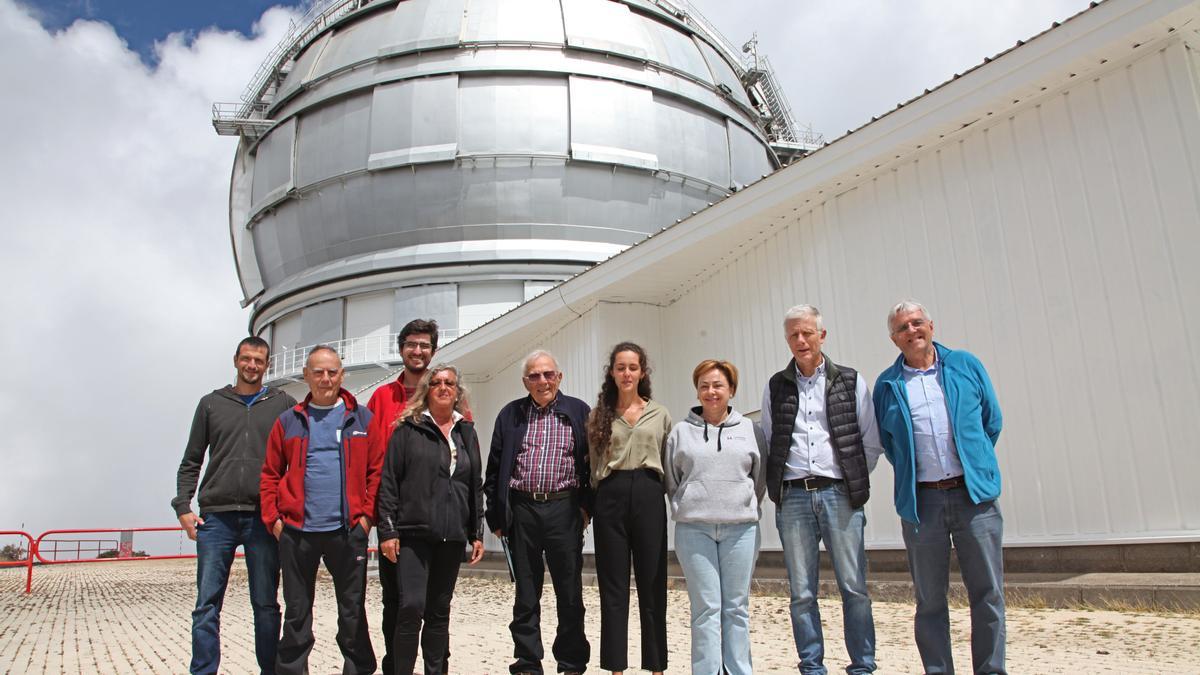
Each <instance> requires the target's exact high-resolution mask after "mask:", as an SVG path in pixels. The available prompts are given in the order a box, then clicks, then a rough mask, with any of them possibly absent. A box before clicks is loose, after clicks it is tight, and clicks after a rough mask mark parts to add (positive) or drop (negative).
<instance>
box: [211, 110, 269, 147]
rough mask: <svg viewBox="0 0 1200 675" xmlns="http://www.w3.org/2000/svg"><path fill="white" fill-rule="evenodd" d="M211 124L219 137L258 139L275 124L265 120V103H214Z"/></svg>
mask: <svg viewBox="0 0 1200 675" xmlns="http://www.w3.org/2000/svg"><path fill="white" fill-rule="evenodd" d="M212 124H213V128H214V129H216V130H217V134H218V135H221V136H245V137H246V138H258V137H259V136H262V135H263V133H264V132H265V131H266V130H267V129H269V128H271V125H273V124H275V122H274V121H273V120H269V119H267V104H265V103H214V104H213V107H212Z"/></svg>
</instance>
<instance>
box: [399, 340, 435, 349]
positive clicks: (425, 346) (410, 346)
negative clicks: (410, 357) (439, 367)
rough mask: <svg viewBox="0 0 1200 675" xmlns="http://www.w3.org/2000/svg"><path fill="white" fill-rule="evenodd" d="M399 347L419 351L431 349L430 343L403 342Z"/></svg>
mask: <svg viewBox="0 0 1200 675" xmlns="http://www.w3.org/2000/svg"><path fill="white" fill-rule="evenodd" d="M400 346H401V347H403V348H405V349H419V350H421V351H426V350H431V349H433V343H432V342H416V341H415V340H405V341H404V343H403V344H401V345H400Z"/></svg>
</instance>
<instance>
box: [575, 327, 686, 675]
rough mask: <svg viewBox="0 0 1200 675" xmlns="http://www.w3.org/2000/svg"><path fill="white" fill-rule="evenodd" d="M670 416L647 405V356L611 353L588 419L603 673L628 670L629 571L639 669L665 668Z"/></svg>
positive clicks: (628, 347) (624, 350)
mask: <svg viewBox="0 0 1200 675" xmlns="http://www.w3.org/2000/svg"><path fill="white" fill-rule="evenodd" d="M670 431H671V415H670V413H668V412H667V409H666V408H664V407H663V406H662V405H660V404H659V403H657V402H655V401H654V400H652V399H651V398H650V367H649V364H648V363H647V359H646V351H645V350H644V349H642V348H641V347H639V346H638V345H636V344H634V343H632V342H622V343H620V344H618V345H617V346H616V347H614V348H613V350H612V353H611V354H610V355H609V358H608V367H607V368H605V371H604V384H603V385H602V386H601V388H600V396H599V397H598V398H597V401H596V407H595V408H593V409H592V412H591V415H590V416H589V417H588V446H589V454H590V460H591V467H592V486H593V487H594V488H595V491H596V492H595V506H594V509H593V510H594V514H593V520H592V523H593V530H592V531H593V536H594V541H595V545H596V579H597V581H598V582H599V585H600V668H601V669H602V670H608V671H612V672H613V673H622V672H624V670H625V669H626V668H627V667H628V665H629V664H628V643H629V568H630V560H631V559H632V562H633V574H634V577H635V578H636V579H637V594H638V610H639V611H638V615H639V618H640V619H641V627H642V668H643V669H645V670H649V671H651V672H653V673H658V674H661V673H662V671H663V670H665V669H666V667H667V624H666V612H667V512H666V505H665V503H664V501H663V494H664V492H663V465H662V451H663V445H664V443H665V442H666V439H667V434H668V433H670Z"/></svg>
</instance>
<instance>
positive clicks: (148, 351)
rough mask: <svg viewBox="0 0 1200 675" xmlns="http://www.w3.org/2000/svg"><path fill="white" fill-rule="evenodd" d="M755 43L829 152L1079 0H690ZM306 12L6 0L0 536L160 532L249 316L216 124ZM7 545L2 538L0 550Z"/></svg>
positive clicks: (229, 144) (229, 158) (224, 151)
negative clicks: (204, 409)
mask: <svg viewBox="0 0 1200 675" xmlns="http://www.w3.org/2000/svg"><path fill="white" fill-rule="evenodd" d="M694 4H695V5H696V6H697V7H698V8H699V9H700V11H701V12H703V13H704V14H705V15H706V16H707V17H708V19H709V20H710V21H711V22H712V23H714V24H715V25H717V26H718V27H719V28H720V30H721V31H722V32H723V33H724V34H725V35H726V36H727V37H728V38H729V39H730V40H731V41H733V42H734V43H735V44H738V45H740V44H742V43H743V42H744V41H745V40H747V39H748V38H749V37H750V36H751V34H752V33H753V32H754V31H756V30H757V31H758V40H759V50H760V53H763V54H767V55H769V56H770V58H771V61H772V63H773V65H774V68H775V70H776V73H777V74H778V75H779V78H780V80H781V82H782V85H783V88H784V90H785V91H786V92H787V94H788V97H789V99H790V100H791V103H792V108H793V111H794V113H795V116H796V118H797V119H798V120H800V121H801V122H803V123H811V124H812V125H813V127H814V128H815V130H817V131H819V132H821V133H823V134H824V135H825V137H826V138H827V139H829V140H832V139H833V138H836V137H837V136H840V135H841V134H843V133H845V132H846V130H848V129H853V128H856V127H858V126H860V125H861V124H862V123H864V122H866V121H868V120H869V119H870V118H871V117H872V116H876V115H880V114H882V113H884V112H886V111H888V110H890V109H892V108H893V107H895V105H896V103H898V102H900V101H904V100H907V99H910V98H912V97H913V96H915V95H917V94H919V93H920V92H921V91H923V90H924V89H925V88H932V87H933V86H935V85H937V84H940V83H941V82H943V81H944V80H946V79H948V78H949V77H951V76H952V75H953V74H955V73H957V72H962V71H963V70H966V69H969V68H971V67H973V66H975V65H977V64H979V63H980V62H981V61H982V60H983V59H984V57H987V56H991V55H993V54H995V53H998V52H1000V51H1003V50H1005V49H1007V48H1009V47H1011V46H1012V45H1013V43H1015V42H1016V41H1017V40H1018V39H1025V38H1028V37H1030V36H1032V35H1035V34H1037V33H1039V32H1041V31H1042V30H1045V29H1046V28H1048V27H1049V26H1050V24H1051V22H1052V21H1056V20H1061V19H1064V18H1066V17H1068V16H1070V15H1072V14H1074V13H1076V12H1078V11H1080V10H1081V9H1083V8H1085V7H1086V5H1087V3H1086V2H1085V1H1083V0H1070V1H1068V0H1040V1H1039V2H1029V1H1028V0H939V1H934V0H905V1H904V2H900V1H898V0H821V1H819V2H818V1H810V0H741V2H728V1H727V0H694ZM300 14H301V12H300V11H299V10H297V9H296V8H294V7H291V8H289V7H270V6H269V3H267V2H261V1H259V0H253V1H251V0H219V1H218V0H205V1H204V2H174V1H168V2H163V1H161V0H156V1H153V2H152V1H150V0H139V1H129V0H54V1H43V2H37V3H16V2H14V0H0V91H2V92H4V94H5V96H4V100H5V101H6V103H5V104H4V105H3V106H0V129H4V130H5V131H3V132H2V133H3V141H2V142H3V145H2V146H0V147H2V149H3V151H2V152H0V207H2V209H3V210H2V212H0V213H2V215H0V233H2V234H0V273H3V274H4V275H5V276H6V277H7V278H8V280H9V281H8V282H7V284H6V286H7V287H6V289H5V290H4V292H2V293H0V312H2V315H3V316H4V317H5V322H4V324H3V330H0V347H2V348H3V349H2V351H0V353H2V354H4V355H5V357H4V362H5V363H7V366H6V367H5V373H6V374H5V376H4V378H3V379H4V380H5V385H4V386H3V387H0V428H2V429H4V430H5V434H4V436H5V437H4V439H3V440H0V530H3V529H13V528H17V529H25V530H27V531H32V532H33V533H34V534H35V536H36V534H37V533H40V532H42V531H44V530H47V529H51V528H86V527H122V526H155V525H170V524H174V522H175V521H174V514H173V511H172V510H171V508H170V505H169V503H170V500H171V498H172V497H173V496H174V489H175V471H176V469H177V467H178V464H179V459H180V457H181V455H182V452H183V446H184V442H185V440H186V437H187V432H188V425H189V423H190V421H191V417H192V413H193V411H194V409H195V405H196V401H197V400H198V399H199V397H200V396H201V395H203V394H204V393H207V392H208V391H210V390H212V389H214V388H217V387H219V386H222V385H223V384H225V383H228V382H230V381H231V380H232V378H233V375H234V370H233V348H234V346H235V345H236V343H237V341H238V340H239V339H240V338H241V337H243V336H244V334H245V331H246V326H247V321H248V318H249V316H248V313H247V312H246V311H245V310H243V309H241V308H240V307H239V305H238V300H239V299H240V298H241V292H240V289H239V288H238V283H237V275H236V273H235V271H234V266H233V259H232V254H231V248H230V241H229V225H228V220H227V206H228V187H229V185H228V179H229V174H230V170H231V167H232V162H233V154H234V148H235V146H236V141H235V140H234V139H232V138H228V137H221V136H217V135H216V133H215V132H214V131H213V129H212V126H211V122H210V119H211V105H212V103H213V102H214V101H236V100H238V97H239V96H240V94H241V92H242V90H243V89H244V88H245V86H246V83H247V82H248V81H249V79H250V77H251V76H252V75H253V73H254V71H255V70H256V69H257V68H258V66H259V64H260V62H261V60H262V59H263V57H264V56H265V55H266V54H267V52H269V51H270V50H271V49H272V48H273V47H274V46H275V44H276V43H277V42H278V41H279V40H280V39H281V38H282V36H283V35H284V34H285V32H286V30H287V28H288V24H289V21H292V20H295V19H297V18H298V17H299V15H300ZM3 543H9V540H7V539H3V538H0V544H3Z"/></svg>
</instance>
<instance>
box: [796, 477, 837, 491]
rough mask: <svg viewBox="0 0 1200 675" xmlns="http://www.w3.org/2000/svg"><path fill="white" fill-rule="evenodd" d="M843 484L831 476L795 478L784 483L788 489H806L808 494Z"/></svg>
mask: <svg viewBox="0 0 1200 675" xmlns="http://www.w3.org/2000/svg"><path fill="white" fill-rule="evenodd" d="M840 482H842V479H841V478H830V477H829V476H805V477H804V478H793V479H791V480H785V481H783V484H784V485H787V486H788V487H795V488H804V489H805V490H806V491H808V492H812V491H814V490H820V489H821V488H823V487H829V486H830V485H836V484H838V483H840Z"/></svg>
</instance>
